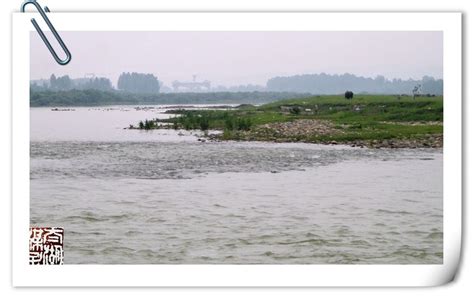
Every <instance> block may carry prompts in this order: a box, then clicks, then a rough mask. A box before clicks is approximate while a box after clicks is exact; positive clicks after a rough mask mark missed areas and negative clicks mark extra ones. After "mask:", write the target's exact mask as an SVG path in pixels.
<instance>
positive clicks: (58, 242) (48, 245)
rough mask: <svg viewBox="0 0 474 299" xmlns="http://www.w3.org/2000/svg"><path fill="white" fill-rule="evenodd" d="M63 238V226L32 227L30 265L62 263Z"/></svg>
mask: <svg viewBox="0 0 474 299" xmlns="http://www.w3.org/2000/svg"><path fill="white" fill-rule="evenodd" d="M63 239H64V229H63V228H60V227H31V228H30V265H62V264H63V261H64V251H63Z"/></svg>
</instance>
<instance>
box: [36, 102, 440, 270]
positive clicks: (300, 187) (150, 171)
mask: <svg viewBox="0 0 474 299" xmlns="http://www.w3.org/2000/svg"><path fill="white" fill-rule="evenodd" d="M165 109H166V107H161V106H153V107H141V108H140V109H136V108H135V107H133V106H121V107H107V108H106V107H99V108H73V110H70V111H52V110H51V108H31V110H30V113H31V162H30V165H31V170H30V171H31V181H30V183H31V203H30V207H31V208H30V222H31V225H32V226H59V227H64V229H65V240H64V242H65V245H64V249H65V263H66V264H327V263H332V264H347V263H356V264H439V263H442V262H443V225H442V224H443V210H442V208H443V199H442V191H443V190H442V186H443V181H442V164H443V159H442V150H439V149H397V150H390V149H360V148H351V147H346V146H323V145H314V144H301V143H281V144H275V143H265V142H200V141H198V140H197V139H198V138H199V134H200V133H199V132H186V131H174V130H154V131H150V132H145V131H139V130H126V129H124V128H125V127H128V125H129V124H137V122H138V121H140V120H144V119H152V118H155V117H159V118H165V117H168V115H165V114H163V111H164V110H165Z"/></svg>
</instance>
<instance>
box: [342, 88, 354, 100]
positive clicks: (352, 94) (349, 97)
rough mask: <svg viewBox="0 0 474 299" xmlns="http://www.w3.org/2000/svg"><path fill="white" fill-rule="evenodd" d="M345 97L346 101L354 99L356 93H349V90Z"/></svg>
mask: <svg viewBox="0 0 474 299" xmlns="http://www.w3.org/2000/svg"><path fill="white" fill-rule="evenodd" d="M344 97H345V98H346V99H348V100H350V99H352V98H353V97H354V93H353V92H352V91H349V90H348V91H346V92H345V93H344Z"/></svg>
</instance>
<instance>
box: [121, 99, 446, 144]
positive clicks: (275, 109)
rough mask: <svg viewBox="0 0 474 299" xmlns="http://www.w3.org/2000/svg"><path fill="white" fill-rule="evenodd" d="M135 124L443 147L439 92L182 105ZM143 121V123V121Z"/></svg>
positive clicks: (244, 135) (229, 135) (260, 137)
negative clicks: (224, 107) (164, 115)
mask: <svg viewBox="0 0 474 299" xmlns="http://www.w3.org/2000/svg"><path fill="white" fill-rule="evenodd" d="M169 113H171V114H175V116H173V117H171V118H170V119H167V120H160V119H155V120H145V122H144V123H142V125H138V126H134V125H131V126H130V128H132V129H134V128H138V129H140V128H141V129H145V130H146V129H155V128H169V129H185V130H202V131H204V132H206V131H207V130H221V131H222V133H221V134H210V135H208V138H209V139H211V140H239V141H273V142H307V143H320V144H347V145H351V146H359V147H371V148H442V147H443V122H442V121H443V98H442V97H440V96H426V97H416V98H415V99H413V98H411V97H409V96H389V95H360V96H356V97H355V98H354V99H351V100H347V99H345V98H344V97H343V96H342V95H341V96H314V97H311V98H303V99H291V100H282V101H277V102H273V103H269V104H266V105H262V106H252V105H245V106H241V107H237V108H233V109H227V110H222V109H221V110H218V109H208V110H192V109H191V110H189V109H188V110H183V109H181V110H180V109H173V110H170V111H169ZM143 124H146V125H143Z"/></svg>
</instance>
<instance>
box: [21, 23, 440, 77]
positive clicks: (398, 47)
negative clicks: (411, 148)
mask: <svg viewBox="0 0 474 299" xmlns="http://www.w3.org/2000/svg"><path fill="white" fill-rule="evenodd" d="M60 34H61V35H62V37H63V40H64V42H65V43H66V44H67V46H68V47H69V50H70V51H71V53H72V61H71V62H70V63H69V64H68V65H66V66H60V65H58V64H57V63H56V62H55V61H54V60H53V58H52V57H51V55H50V53H49V51H48V50H47V48H46V47H45V46H44V44H43V42H42V40H41V39H40V38H39V36H38V35H37V33H36V32H35V31H32V32H31V57H30V58H31V70H30V71H31V79H41V78H49V76H50V75H51V74H52V73H54V74H56V75H57V76H61V75H65V74H67V75H69V76H70V77H71V78H81V77H84V76H85V74H87V73H94V74H95V75H96V76H104V77H108V78H110V79H111V80H112V83H113V84H114V85H116V82H117V78H118V76H119V75H120V73H122V72H142V73H153V74H154V75H155V76H157V77H158V79H159V80H160V81H163V82H164V83H165V84H166V85H168V86H169V85H170V84H171V82H172V81H174V80H182V81H191V80H192V75H193V74H196V75H197V80H198V81H201V80H210V81H211V82H212V85H213V86H217V85H225V86H230V85H239V84H261V85H265V83H266V81H267V80H268V79H269V78H271V77H274V76H288V75H296V74H310V73H321V72H325V73H329V74H343V73H353V74H356V75H359V76H366V77H375V76H376V75H383V76H385V77H387V78H390V79H391V78H402V79H408V78H413V79H419V78H421V77H422V76H423V75H429V76H433V77H435V78H442V77H443V35H442V32H151V31H150V32H72V31H69V32H61V33H60ZM58 52H60V51H58ZM60 53H62V52H60Z"/></svg>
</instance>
